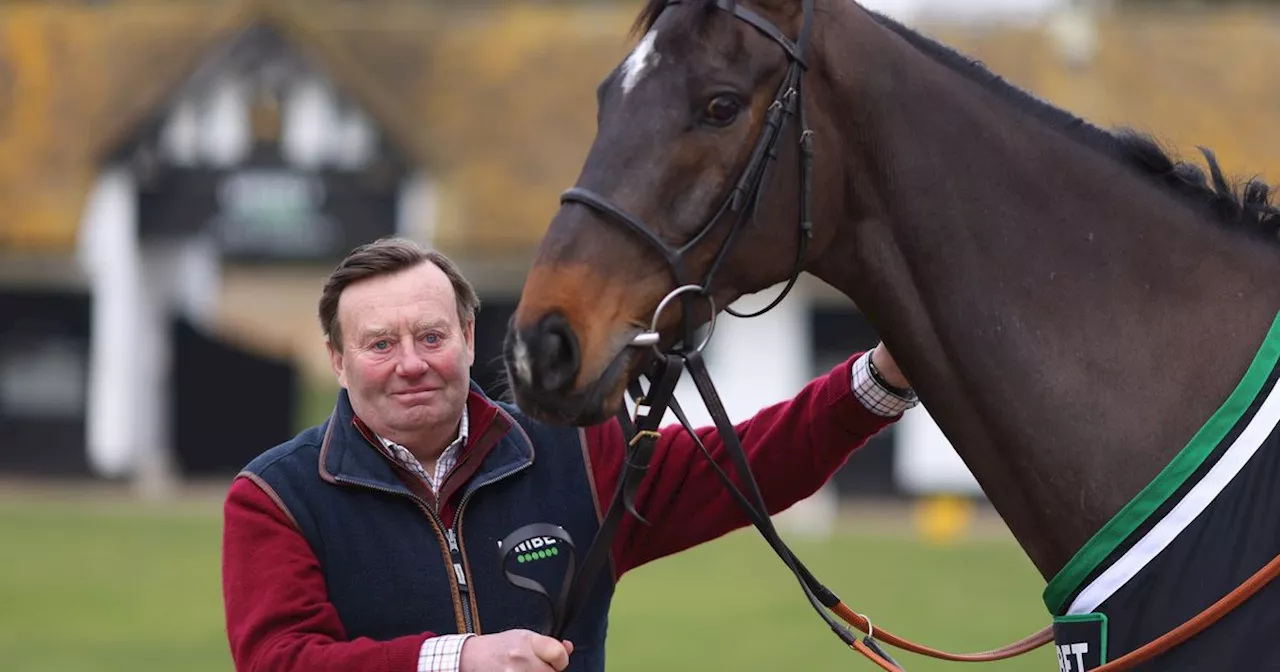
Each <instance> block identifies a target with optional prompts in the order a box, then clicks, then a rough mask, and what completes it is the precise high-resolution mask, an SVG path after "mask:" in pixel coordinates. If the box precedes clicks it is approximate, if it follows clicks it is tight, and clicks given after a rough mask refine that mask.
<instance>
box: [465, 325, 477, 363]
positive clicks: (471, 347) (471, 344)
mask: <svg viewBox="0 0 1280 672" xmlns="http://www.w3.org/2000/svg"><path fill="white" fill-rule="evenodd" d="M462 334H463V338H465V339H466V341H467V366H468V367H472V366H475V364H476V319H475V318H474V317H473V318H471V319H469V320H467V324H466V325H465V326H464V327H462Z"/></svg>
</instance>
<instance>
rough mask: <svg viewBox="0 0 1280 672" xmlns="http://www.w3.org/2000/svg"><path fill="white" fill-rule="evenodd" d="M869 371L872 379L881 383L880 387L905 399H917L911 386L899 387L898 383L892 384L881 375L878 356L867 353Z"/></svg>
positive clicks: (878, 383)
mask: <svg viewBox="0 0 1280 672" xmlns="http://www.w3.org/2000/svg"><path fill="white" fill-rule="evenodd" d="M867 371H870V372H871V379H872V380H874V381H876V384H877V385H879V386H880V387H883V388H884V389H886V390H888V391H889V392H892V393H893V394H894V395H897V396H899V397H902V398H903V399H906V400H908V401H915V400H916V391H915V390H913V389H911V388H909V387H898V386H896V385H890V384H889V382H888V381H886V380H885V379H884V376H882V375H880V369H877V368H876V358H875V357H872V356H871V355H867Z"/></svg>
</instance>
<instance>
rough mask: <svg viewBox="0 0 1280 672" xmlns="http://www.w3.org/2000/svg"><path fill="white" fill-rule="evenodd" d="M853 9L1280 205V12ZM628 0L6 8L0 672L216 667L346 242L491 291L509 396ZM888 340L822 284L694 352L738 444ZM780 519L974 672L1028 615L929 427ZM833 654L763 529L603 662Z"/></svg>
mask: <svg viewBox="0 0 1280 672" xmlns="http://www.w3.org/2000/svg"><path fill="white" fill-rule="evenodd" d="M863 4H864V5H866V6H868V7H870V8H873V9H877V10H880V11H883V12H885V13H887V14H890V15H892V16H895V17H896V18H898V19H900V20H902V21H904V22H906V23H908V24H909V25H912V26H914V27H917V28H919V29H920V30H922V31H923V32H925V33H927V34H929V35H931V36H933V37H936V38H938V39H940V40H942V41H943V42H946V43H948V44H950V45H952V46H954V47H956V48H958V49H960V50H961V51H963V52H965V53H967V54H969V55H971V56H973V57H975V58H977V59H979V60H981V61H983V62H984V63H985V64H986V65H987V66H988V67H989V68H991V69H992V70H993V71H995V72H996V73H998V74H999V75H1001V76H1003V77H1004V78H1006V79H1007V80H1009V81H1011V82H1012V83H1014V84H1016V85H1018V86H1021V87H1023V88H1026V89H1028V90H1030V91H1032V92H1033V93H1035V94H1036V95H1038V96H1040V97H1042V98H1044V99H1046V100H1048V101H1050V102H1052V103H1055V104H1057V105H1060V106H1063V107H1065V108H1068V109H1070V110H1071V111H1073V112H1076V113H1077V114H1079V115H1081V116H1083V117H1085V118H1086V119H1088V120H1090V121H1093V122H1095V123H1098V124H1100V125H1104V126H1116V125H1130V126H1134V127H1137V128H1141V129H1144V130H1148V131H1150V132H1152V133H1154V134H1155V135H1156V137H1157V138H1158V139H1160V140H1162V141H1164V142H1165V143H1166V145H1167V146H1168V147H1170V148H1171V149H1175V150H1177V151H1178V152H1179V153H1181V154H1182V155H1184V156H1187V157H1195V158H1198V153H1197V150H1196V147H1197V146H1198V145H1200V146H1205V147H1209V148H1212V149H1213V150H1214V151H1215V152H1216V153H1217V156H1218V158H1219V160H1220V161H1221V163H1222V164H1223V166H1224V167H1225V169H1226V170H1227V172H1228V173H1229V174H1232V175H1235V176H1239V177H1249V176H1253V175H1261V176H1263V177H1264V178H1267V179H1269V180H1272V181H1274V180H1277V179H1280V134H1277V133H1274V132H1270V131H1271V130H1272V126H1273V125H1274V124H1275V122H1276V120H1277V119H1280V86H1277V85H1278V84H1280V81H1278V80H1277V74H1276V73H1277V71H1276V68H1275V64H1276V63H1277V61H1278V60H1280V59H1278V57H1280V2H1274V1H1273V2H1264V1H1261V0H1258V1H1254V2H1247V1H1243V0H1241V1H1231V2H1229V1H1225V0H1224V1H1221V2H1213V1H1209V0H1199V1H1176V0H1166V1H1160V2H1156V1H1148V2H1141V1H1136V0H1135V1H1124V0H866V1H864V2H863ZM639 7H640V3H638V2H635V1H634V0H629V1H622V0H616V1H610V0H576V1H574V0H560V1H551V0H513V1H510V2H500V1H482V0H458V1H446V0H363V1H359V0H256V1H254V0H166V1H160V0H152V1H141V0H82V1H78V2H76V1H71V0H66V1H54V0H49V1H44V2H41V1H36V0H30V1H22V0H4V1H2V2H0V661H3V662H0V669H4V670H23V671H32V672H35V671H39V672H45V671H52V670H59V671H61V670H67V671H73V670H86V671H89V670H93V671H96V670H126V669H127V670H139V669H142V670H161V669H164V670H172V669H183V670H229V669H231V664H230V658H229V656H228V655H227V653H226V643H225V638H224V633H223V630H222V627H223V626H222V620H221V619H222V613H221V601H220V600H221V597H220V584H219V569H218V562H219V557H218V556H219V540H220V511H221V509H220V503H221V496H222V494H223V493H224V492H225V488H226V486H227V484H228V482H229V479H230V478H231V477H232V476H234V474H235V473H236V472H237V471H238V469H239V468H240V467H241V466H242V465H243V464H244V463H245V462H247V461H248V460H249V459H251V458H252V457H253V456H254V455H256V454H257V453H259V452H261V451H262V450H265V449H266V448H268V447H270V446H272V445H274V444H276V443H279V442H281V441H283V440H285V439H287V438H289V437H291V436H292V435H293V434H294V433H295V432H297V431H298V430H300V429H301V428H303V427H306V426H308V425H311V424H314V423H316V422H318V421H320V420H321V419H323V418H324V417H325V416H326V415H327V413H328V411H329V409H330V407H331V404H332V402H333V395H334V392H335V391H336V387H335V383H334V380H333V376H332V373H331V372H330V370H329V368H328V361H327V358H326V356H325V350H324V346H323V342H322V340H321V334H320V330H319V326H318V323H317V320H316V317H315V313H316V301H317V299H318V297H319V291H320V285H321V282H322V280H323V278H324V276H325V274H326V273H327V272H328V271H329V270H330V269H331V268H332V267H333V265H334V264H335V263H336V262H337V260H338V259H339V258H340V257H341V256H342V255H343V254H344V253H345V252H347V251H348V250H349V249H350V248H351V247H353V246H355V245H358V244H360V243H363V242H367V241H369V240H372V239H375V238H377V237H380V236H384V235H390V234H398V235H404V236H409V237H412V238H414V239H416V240H419V241H421V242H423V243H426V244H429V245H432V246H435V247H437V248H439V249H441V250H443V251H444V252H445V253H447V254H449V255H451V256H452V257H454V258H455V259H457V260H458V261H459V262H460V263H461V265H462V266H463V269H464V271H465V272H466V273H467V274H468V276H469V277H470V278H471V280H472V282H474V283H475V284H476V285H477V288H478V289H479V291H480V295H481V298H482V300H483V302H484V305H483V308H482V310H481V312H480V315H479V323H478V325H477V348H478V352H477V357H476V367H475V369H474V371H473V374H474V377H475V378H476V379H477V380H478V381H479V382H480V383H481V384H482V385H484V386H485V387H486V388H487V389H488V390H489V391H490V392H491V393H492V394H495V395H500V394H502V392H503V389H504V387H503V383H502V369H501V365H500V360H499V357H500V349H499V346H500V343H501V339H502V337H503V333H504V330H505V325H506V321H507V318H508V316H509V315H510V313H511V311H512V310H513V309H514V307H515V303H516V300H517V298H518V296H519V292H520V290H521V283H522V281H523V278H524V274H525V272H526V271H527V269H528V266H529V264H530V262H531V260H532V253H533V250H534V248H535V246H536V245H537V243H538V241H539V239H540V237H541V236H542V234H543V232H544V230H545V226H546V224H547V222H548V221H549V219H550V217H551V215H552V213H553V212H554V211H555V209H556V207H557V196H558V194H559V192H560V191H561V190H562V189H563V188H565V187H567V186H569V185H571V184H572V183H573V182H574V180H575V179H576V177H577V174H578V171H579V169H580V167H581V163H582V160H583V158H584V156H585V153H586V150H587V147H588V146H589V144H590V142H591V139H592V137H593V135H594V131H595V113H596V107H595V99H594V88H595V86H596V84H597V83H598V82H599V81H600V79H601V78H602V77H603V76H604V75H605V74H606V73H608V72H609V71H610V70H611V69H612V68H613V67H614V66H615V65H616V64H617V63H618V62H619V61H620V60H621V59H622V58H623V57H625V55H626V53H627V52H628V51H629V50H630V48H631V47H632V41H631V39H630V38H629V36H628V29H629V27H630V25H631V22H632V21H633V19H634V17H635V14H636V12H637V10H638V9H639ZM774 291H776V290H774ZM773 296H774V292H773V291H770V292H765V293H763V294H761V295H760V296H757V297H749V298H748V299H744V300H743V305H741V306H738V307H739V308H742V309H748V308H752V307H756V306H759V305H763V302H767V301H768V300H770V299H771V298H772V297H773ZM877 340H878V339H877V337H876V335H875V332H874V330H873V329H872V328H871V327H870V325H869V324H868V323H867V322H866V321H865V320H864V319H863V318H862V317H861V316H860V314H859V313H858V311H857V308H856V306H853V305H851V304H850V303H849V301H848V300H847V299H845V298H844V297H843V296H840V295H838V294H836V293H835V292H834V291H832V290H831V289H830V288H829V287H827V286H825V285H823V284H821V283H819V282H816V281H813V279H812V278H806V279H805V281H803V282H801V283H800V285H799V286H798V287H797V289H796V291H795V292H794V293H793V294H791V296H790V297H788V299H787V300H786V301H785V302H784V303H783V304H782V305H781V306H779V308H778V309H776V310H774V311H771V312H770V313H768V314H766V315H765V316H763V317H759V318H755V319H751V320H738V319H735V318H732V317H729V316H725V317H724V318H723V319H722V321H721V323H720V324H719V325H718V326H717V331H716V337H715V338H714V339H713V341H712V344H711V346H710V348H709V350H708V359H709V362H710V365H711V368H712V375H713V377H714V379H715V381H716V383H717V385H718V387H719V388H720V390H721V392H722V394H723V395H724V396H725V401H726V405H727V406H728V408H729V410H730V412H731V414H732V415H733V416H734V417H735V419H740V418H743V417H746V416H747V415H750V414H751V413H752V412H754V411H755V410H756V409H758V408H760V407H761V406H763V405H765V404H768V403H772V402H774V401H778V400H781V399H785V398H787V397H789V396H791V395H792V394H794V393H795V392H796V391H797V390H798V389H799V388H800V387H801V386H802V385H804V384H805V383H806V382H808V381H809V380H810V379H812V378H813V377H814V376H817V375H820V374H822V373H825V372H826V371H827V370H829V369H830V368H831V367H832V366H834V365H835V364H836V363H837V362H839V361H841V360H843V359H844V358H846V357H848V356H849V354H850V353H852V352H853V351H855V350H858V349H863V348H867V347H870V346H871V345H873V344H874V343H875V342H876V341H877ZM678 396H679V398H681V399H684V400H685V402H684V404H685V406H686V408H688V409H690V412H691V415H692V416H693V419H694V420H695V421H698V422H701V421H705V420H706V419H707V417H708V416H707V415H706V413H705V411H704V410H703V409H702V408H701V405H700V404H699V403H698V402H697V401H696V399H697V396H696V393H695V392H694V390H693V389H692V386H691V385H688V384H687V381H686V384H685V385H684V387H683V389H682V391H681V392H680V393H679V394H678ZM781 519H782V520H783V522H784V523H785V524H786V530H787V534H788V536H789V538H794V539H796V540H797V551H798V552H799V553H800V554H801V556H802V557H804V558H805V559H806V562H807V563H809V564H810V565H811V567H813V568H814V570H815V572H816V573H817V574H818V575H819V576H820V577H821V578H822V579H823V580H824V581H825V582H826V583H828V585H830V586H831V587H833V588H834V589H835V590H836V591H837V592H838V593H840V594H841V595H842V596H844V597H845V600H846V601H847V602H849V603H850V604H851V605H852V606H853V607H854V608H855V609H857V610H860V611H864V612H866V613H868V614H869V615H871V616H872V619H873V622H875V623H877V624H882V625H884V626H885V627H889V628H890V629H894V630H896V631H898V632H899V634H905V635H907V636H910V637H915V638H920V639H924V640H926V642H927V643H932V644H936V645H939V646H944V647H950V648H955V649H964V650H977V649H984V648H990V647H993V646H996V645H999V644H1003V643H1005V642H1006V641H1008V640H1010V639H1013V638H1015V637H1020V636H1022V635H1024V634H1027V633H1029V632H1032V631H1034V630H1036V629H1038V628H1040V627H1042V626H1043V625H1045V624H1047V622H1048V619H1049V616H1048V613H1047V612H1046V610H1045V609H1044V606H1043V605H1042V604H1041V602H1040V591H1041V589H1042V588H1043V581H1042V580H1041V579H1040V577H1039V576H1038V575H1037V574H1036V573H1035V571H1034V570H1033V568H1032V567H1031V565H1030V563H1029V562H1027V561H1026V559H1025V557H1024V556H1023V555H1022V553H1021V551H1020V549H1018V547H1017V546H1016V545H1015V544H1014V543H1013V542H1012V540H1011V538H1010V537H1009V535H1008V533H1007V530H1006V529H1005V528H1004V526H1003V524H1002V523H1001V522H1000V521H999V519H998V517H996V516H995V515H994V514H993V512H992V511H991V510H990V509H989V507H987V506H986V504H985V502H984V500H983V498H982V496H981V492H980V490H979V489H978V488H977V486H976V483H975V482H974V481H973V479H972V477H971V475H970V474H969V472H968V471H967V470H966V469H965V467H964V465H963V463H962V462H961V461H960V460H959V459H958V457H956V455H955V452H954V451H953V450H952V449H951V447H950V446H949V445H948V444H947V442H946V441H945V439H944V438H943V437H942V436H941V435H940V433H939V432H938V431H937V428H936V426H935V425H933V423H932V422H931V420H930V419H929V415H928V411H927V409H923V408H919V409H916V410H913V411H911V412H910V413H908V414H907V417H906V418H905V419H904V420H903V421H902V422H901V423H899V424H898V425H897V426H895V427H893V428H891V429H889V430H887V431H885V432H883V433H882V434H881V435H879V436H877V437H876V438H875V439H873V440H872V441H871V442H870V444H869V445H868V446H866V448H865V449H863V450H860V451H859V452H858V453H857V454H856V455H854V457H853V458H852V459H850V461H849V462H848V465H847V466H846V467H845V468H844V469H843V470H842V471H841V472H840V473H839V475H838V476H837V477H836V479H835V480H834V481H833V482H832V483H831V484H830V486H829V487H827V488H826V489H824V490H823V491H822V492H821V493H819V494H818V495H817V496H815V497H814V498H812V499H811V500H809V501H806V502H804V503H802V504H800V505H797V506H796V507H795V508H793V509H792V510H791V511H788V512H786V513H785V514H783V515H782V516H781ZM868 577H874V580H868ZM825 630H826V629H825V627H824V626H823V625H822V624H821V622H820V621H819V620H818V619H817V618H816V617H814V616H813V614H812V613H810V612H808V606H807V604H806V603H805V602H804V600H803V598H802V596H801V595H800V593H799V591H798V590H797V589H796V587H795V585H794V583H793V580H792V579H791V578H790V577H789V575H788V574H786V570H785V568H784V567H783V566H782V565H781V563H780V562H779V561H777V560H776V558H774V557H773V555H772V553H771V552H770V551H769V550H768V549H767V547H766V546H765V545H764V543H763V542H762V541H761V540H760V539H759V538H758V537H756V536H755V532H754V531H752V530H748V531H745V532H742V533H736V534H734V535H730V536H729V537H727V538H725V539H723V540H718V541H716V542H713V543H711V544H708V545H706V546H704V547H702V548H699V549H696V550H694V551H692V552H690V553H688V554H685V555H684V556H682V557H678V558H670V559H667V560H663V561H660V562H658V563H656V564H655V565H653V566H651V567H645V568H642V569H640V570H638V571H637V572H636V573H635V575H634V576H633V577H629V578H628V580H627V581H624V582H623V584H622V588H621V590H620V592H619V595H618V598H617V603H616V607H615V612H614V617H613V620H612V632H613V635H612V640H611V644H610V646H611V657H612V658H611V668H612V669H621V670H630V669H636V670H639V669H647V668H650V667H655V666H662V667H667V668H675V669H707V668H716V667H721V666H723V667H726V668H727V667H734V668H737V669H776V668H778V667H784V666H785V667H787V668H796V669H836V668H837V666H840V667H850V668H853V669H870V666H869V665H868V664H866V663H865V662H864V661H863V660H862V659H861V658H860V657H858V656H856V654H853V653H851V652H849V651H847V650H845V649H843V648H842V647H841V645H840V644H839V642H838V641H837V640H835V639H834V638H833V637H831V636H830V634H829V633H827V632H825ZM769 636H776V637H775V638H774V639H769ZM779 640H782V641H786V642H788V644H787V645H785V646H784V647H779V646H778V645H777V643H776V642H777V641H779ZM655 642H660V643H661V645H660V646H655V645H654V643H655ZM1041 654H1043V655H1041ZM900 660H901V662H903V663H904V664H905V665H906V666H907V667H908V669H913V670H918V669H948V668H949V667H955V665H954V664H937V663H933V661H928V660H923V659H917V658H914V657H911V656H909V655H907V654H904V655H903V656H902V657H901V658H900ZM1054 660H1055V658H1054V657H1053V656H1052V654H1050V653H1049V652H1048V650H1044V651H1040V652H1037V653H1036V655H1034V656H1031V657H1030V662H1028V660H1022V661H1014V662H1012V663H1007V664H996V665H992V666H991V667H994V668H997V669H1052V668H1051V667H1049V666H1050V665H1053V663H1054Z"/></svg>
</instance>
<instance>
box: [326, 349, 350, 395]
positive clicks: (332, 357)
mask: <svg viewBox="0 0 1280 672" xmlns="http://www.w3.org/2000/svg"><path fill="white" fill-rule="evenodd" d="M324 345H325V347H326V348H328V349H329V366H331V367H333V375H334V376H336V377H337V379H338V385H339V386H340V387H344V388H345V387H346V386H347V373H346V368H345V364H346V360H345V359H344V358H343V356H342V355H343V353H342V347H341V346H339V347H334V345H333V339H331V338H326V339H325V341H324Z"/></svg>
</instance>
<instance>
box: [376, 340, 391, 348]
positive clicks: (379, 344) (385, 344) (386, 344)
mask: <svg viewBox="0 0 1280 672" xmlns="http://www.w3.org/2000/svg"><path fill="white" fill-rule="evenodd" d="M389 347H391V341H388V340H386V339H383V340H381V341H378V342H377V343H374V344H373V349H374V350H386V349H387V348H389Z"/></svg>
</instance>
